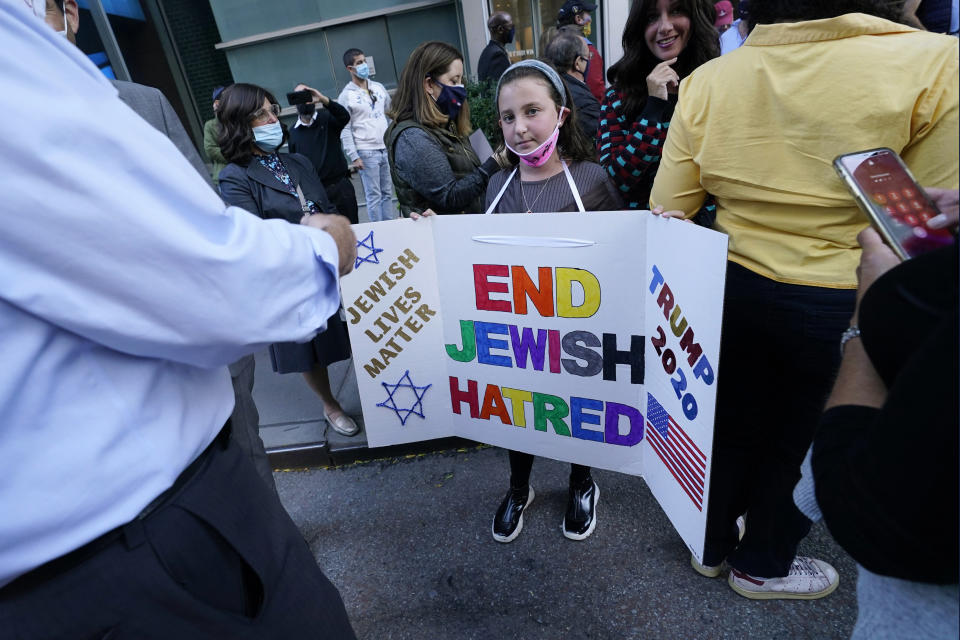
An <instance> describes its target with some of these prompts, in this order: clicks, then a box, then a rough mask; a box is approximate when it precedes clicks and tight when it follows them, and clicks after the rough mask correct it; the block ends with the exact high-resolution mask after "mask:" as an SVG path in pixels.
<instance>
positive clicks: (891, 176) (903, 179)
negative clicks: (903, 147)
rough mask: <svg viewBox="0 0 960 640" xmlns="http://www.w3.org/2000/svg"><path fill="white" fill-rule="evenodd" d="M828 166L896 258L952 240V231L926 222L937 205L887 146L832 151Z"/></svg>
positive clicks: (909, 255) (937, 211) (905, 258)
mask: <svg viewBox="0 0 960 640" xmlns="http://www.w3.org/2000/svg"><path fill="white" fill-rule="evenodd" d="M833 166H834V168H835V169H836V170H837V173H838V174H840V178H841V179H842V180H843V182H844V184H846V185H847V188H848V189H850V191H851V193H853V197H854V199H855V200H856V201H857V204H858V205H859V206H860V208H861V209H863V210H864V212H866V214H867V216H868V217H869V218H870V220H871V221H872V222H873V225H874V226H875V227H876V228H877V230H878V231H879V232H880V235H882V236H883V237H884V239H885V240H886V241H887V244H889V245H890V248H891V249H893V251H894V253H896V254H897V255H898V256H900V258H901V259H903V260H907V259H908V258H913V257H915V256H918V255H920V254H921V253H926V252H927V251H931V250H933V249H937V248H939V247H944V246H947V245H950V244H953V242H954V237H953V233H952V232H951V231H949V230H948V229H931V228H929V227H928V226H927V220H929V219H930V218H932V217H934V216H936V215H938V214H939V213H940V211H939V210H938V209H937V205H935V204H934V203H933V201H932V200H931V199H930V198H929V197H928V196H927V193H926V192H925V191H924V190H923V189H922V188H921V187H920V185H918V184H917V181H916V180H914V179H913V175H911V174H910V170H909V169H907V165H905V164H904V163H903V160H901V159H900V156H898V155H897V153H896V152H895V151H893V150H892V149H887V148H880V149H870V150H868V151H858V152H856V153H847V154H844V155H841V156H837V157H836V158H835V159H834V161H833Z"/></svg>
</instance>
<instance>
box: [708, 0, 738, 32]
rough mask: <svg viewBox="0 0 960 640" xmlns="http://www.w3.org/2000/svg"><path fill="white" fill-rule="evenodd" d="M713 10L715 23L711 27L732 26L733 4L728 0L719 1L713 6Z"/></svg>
mask: <svg viewBox="0 0 960 640" xmlns="http://www.w3.org/2000/svg"><path fill="white" fill-rule="evenodd" d="M713 8H714V9H716V10H717V21H716V22H714V23H713V26H715V27H720V26H722V25H725V24H733V4H732V3H731V2H730V0H720V2H717V3H715V4H714V5H713Z"/></svg>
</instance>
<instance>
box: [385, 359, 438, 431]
mask: <svg viewBox="0 0 960 640" xmlns="http://www.w3.org/2000/svg"><path fill="white" fill-rule="evenodd" d="M404 381H406V382H404ZM380 384H382V385H383V388H384V389H385V390H386V392H387V399H386V400H384V401H383V402H378V403H377V406H378V407H383V408H385V409H390V410H391V411H394V412H395V413H396V414H397V418H398V419H399V420H400V426H406V424H407V419H409V418H410V416H411V415H413V414H416V415H418V416H420V417H421V418H425V416H424V415H423V396H425V395H426V393H427V389H429V388H430V387H432V386H433V385H432V384H428V385H427V386H425V387H418V386H417V385H415V384H413V380H411V379H410V370H409V369H407V370H406V372H404V374H403V375H402V376H400V379H399V380H397V383H396V384H389V383H387V382H381V383H380ZM400 389H410V390H411V391H412V392H413V395H414V396H415V397H416V398H417V400H416V402H414V403H413V405H411V407H410V408H409V409H406V408H403V407H398V406H397V400H396V398H394V397H393V395H394V394H395V393H397V391H399V390H400Z"/></svg>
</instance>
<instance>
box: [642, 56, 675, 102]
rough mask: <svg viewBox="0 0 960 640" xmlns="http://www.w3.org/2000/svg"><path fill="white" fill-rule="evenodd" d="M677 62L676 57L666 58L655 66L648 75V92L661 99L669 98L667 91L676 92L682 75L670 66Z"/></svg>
mask: <svg viewBox="0 0 960 640" xmlns="http://www.w3.org/2000/svg"><path fill="white" fill-rule="evenodd" d="M676 62H677V59H676V58H670V59H669V60H664V61H663V62H661V63H660V64H658V65H657V66H655V67H654V68H653V71H651V72H650V75H648V76H647V94H648V95H651V96H656V97H658V98H660V99H661V100H666V99H667V92H668V91H669V92H676V90H677V87H679V86H680V76H679V75H678V74H677V72H676V71H674V70H673V68H672V67H671V66H670V65H672V64H675V63H676Z"/></svg>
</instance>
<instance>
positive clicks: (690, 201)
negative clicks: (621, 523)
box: [650, 0, 960, 599]
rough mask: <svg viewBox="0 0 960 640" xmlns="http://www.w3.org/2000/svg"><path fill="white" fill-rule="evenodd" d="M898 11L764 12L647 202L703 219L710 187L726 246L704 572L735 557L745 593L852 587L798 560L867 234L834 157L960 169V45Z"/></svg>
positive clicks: (696, 77)
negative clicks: (803, 467) (803, 489)
mask: <svg viewBox="0 0 960 640" xmlns="http://www.w3.org/2000/svg"><path fill="white" fill-rule="evenodd" d="M894 5H896V3H894ZM894 5H891V4H890V3H889V2H887V1H886V0H833V1H832V2H829V3H824V2H821V1H819V0H764V1H763V2H753V3H751V5H750V12H751V16H752V20H755V21H756V22H757V23H758V24H757V26H756V27H755V29H754V30H753V32H752V33H751V34H750V37H749V38H748V41H747V42H746V43H745V44H744V46H743V47H741V48H740V49H739V50H738V51H737V53H736V54H734V55H729V56H722V57H720V58H718V59H716V60H712V61H710V62H708V63H707V64H705V65H704V66H702V67H701V68H699V69H697V70H695V71H694V72H693V73H691V74H690V75H689V76H688V77H687V78H686V80H684V82H683V87H682V90H681V94H680V99H679V102H678V104H677V108H676V112H675V113H674V117H673V120H672V121H671V123H670V135H668V136H667V141H666V145H665V148H664V150H663V160H662V162H661V168H660V171H659V172H658V173H657V177H656V181H655V182H654V186H653V192H652V195H651V198H650V203H651V204H652V205H660V206H662V207H663V208H665V209H679V210H682V211H684V212H685V213H686V215H688V216H689V215H693V214H694V213H696V211H697V210H698V209H699V208H700V206H701V204H702V203H703V201H704V198H705V197H706V194H707V193H710V194H713V196H714V197H715V198H716V202H717V219H716V226H717V228H718V229H719V230H720V231H723V232H724V233H726V234H727V235H728V237H729V262H728V266H727V277H726V292H725V297H724V305H723V334H722V337H721V343H720V351H721V353H723V354H725V355H724V359H723V362H724V365H723V375H722V376H720V378H719V381H718V384H719V387H718V389H717V409H716V420H715V427H714V440H713V460H712V472H711V473H712V477H711V481H710V497H709V505H710V507H709V511H708V513H707V529H706V543H705V549H704V555H703V564H700V563H697V562H696V561H695V560H692V562H693V564H694V568H695V569H696V570H697V571H699V572H700V573H702V574H703V575H707V576H719V575H720V574H721V573H722V569H723V564H724V562H726V564H728V565H729V566H730V568H731V571H730V575H729V578H728V581H729V584H730V586H731V587H732V588H733V589H734V590H735V591H736V592H737V593H739V594H741V595H743V596H745V597H747V598H754V599H768V598H802V599H813V598H820V597H823V596H825V595H827V594H828V593H830V592H832V591H833V589H834V588H836V585H837V583H838V576H837V573H836V571H835V570H834V569H833V568H832V567H831V566H830V565H829V564H828V563H826V562H824V561H822V560H818V559H814V558H807V557H803V556H797V555H796V554H797V547H798V544H799V542H800V540H801V539H802V538H803V537H804V536H805V535H806V534H807V532H808V531H809V529H810V521H809V520H808V519H807V518H806V517H804V516H803V514H802V513H801V512H800V511H798V510H797V507H796V506H795V505H794V502H793V500H792V491H793V488H794V486H795V485H796V483H797V480H798V479H799V477H800V463H801V462H802V460H803V457H804V454H805V453H806V451H807V448H808V447H809V446H810V442H811V440H812V438H813V434H814V430H815V428H816V425H817V420H818V418H819V416H820V413H821V411H822V409H823V404H824V400H825V399H826V397H827V394H828V393H829V391H830V385H831V382H832V381H833V377H834V373H835V372H836V369H837V366H838V364H839V359H840V349H839V345H840V336H841V334H842V333H843V332H844V330H845V329H846V328H847V326H848V322H849V319H850V315H851V313H852V312H853V310H854V299H855V289H856V275H855V270H856V266H857V262H858V261H859V259H860V251H859V249H858V247H857V243H856V236H857V234H858V233H859V232H860V231H861V230H863V228H864V227H865V226H867V224H868V222H867V218H866V216H865V215H864V214H863V213H862V212H861V211H860V209H859V208H858V207H857V206H856V205H855V203H854V201H853V199H852V198H851V196H850V194H849V193H848V191H847V190H846V188H845V187H844V185H843V182H842V181H841V180H840V179H838V178H837V176H836V174H835V172H834V170H833V166H832V161H833V159H834V158H835V157H836V156H837V155H840V154H842V153H849V152H852V151H860V150H863V149H871V148H877V147H888V148H890V149H893V150H894V151H896V152H898V153H900V154H901V155H902V157H903V159H904V161H905V162H906V164H907V165H908V166H909V167H910V169H911V171H912V172H913V174H914V175H915V176H916V177H917V179H918V180H919V181H920V182H921V183H922V184H930V185H933V186H936V187H942V188H954V189H955V188H956V187H957V182H958V177H960V167H958V159H957V146H956V145H957V137H958V125H957V121H958V98H960V96H958V93H960V91H958V86H957V72H958V69H957V42H956V40H954V39H952V38H949V37H947V36H942V35H935V34H931V33H926V32H920V31H916V30H915V29H912V28H909V27H905V26H903V25H901V24H898V23H896V22H895V20H897V19H899V17H900V15H899V6H894ZM873 95H883V96H884V99H883V100H870V101H869V114H870V117H867V118H865V117H864V112H863V111H862V110H860V109H851V108H850V105H851V104H856V103H859V102H861V101H862V100H863V98H864V96H873ZM708 96H709V104H710V108H709V109H704V108H703V105H704V104H705V101H706V100H707V97H708ZM825 132H829V135H825ZM745 142H747V144H748V145H749V148H750V149H751V150H752V151H751V152H750V153H745V152H744V143H745ZM892 311H893V310H892ZM893 312H894V313H896V311H893ZM955 480H956V479H955V478H954V481H955ZM743 513H747V514H748V515H747V528H746V535H744V537H743V540H742V541H740V542H738V540H737V526H736V524H735V522H736V520H737V518H738V517H739V516H740V515H742V514H743Z"/></svg>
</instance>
